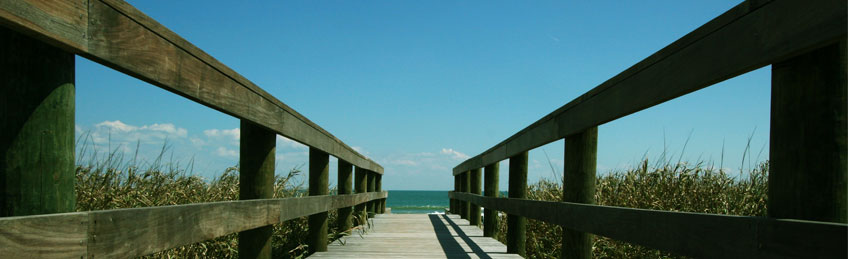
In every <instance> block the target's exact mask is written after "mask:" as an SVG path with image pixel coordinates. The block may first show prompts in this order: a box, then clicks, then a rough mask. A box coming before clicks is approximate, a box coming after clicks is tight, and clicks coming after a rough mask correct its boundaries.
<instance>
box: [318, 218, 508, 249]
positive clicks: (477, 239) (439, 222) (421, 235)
mask: <svg viewBox="0 0 848 259" xmlns="http://www.w3.org/2000/svg"><path fill="white" fill-rule="evenodd" d="M371 220H373V224H372V228H371V229H369V230H368V231H367V232H366V233H365V234H364V235H362V236H360V235H358V234H356V233H354V234H352V235H350V236H347V237H344V238H342V239H340V240H339V241H336V242H333V244H331V245H330V246H329V248H328V251H327V252H319V253H315V254H313V255H312V256H310V258H521V256H518V255H516V254H507V253H506V246H504V245H503V244H501V243H500V242H498V241H497V240H495V239H492V238H490V237H483V231H482V230H480V228H479V227H477V226H471V225H469V224H468V221H466V220H464V219H460V218H459V216H458V215H436V214H382V215H377V217H375V218H373V219H371Z"/></svg>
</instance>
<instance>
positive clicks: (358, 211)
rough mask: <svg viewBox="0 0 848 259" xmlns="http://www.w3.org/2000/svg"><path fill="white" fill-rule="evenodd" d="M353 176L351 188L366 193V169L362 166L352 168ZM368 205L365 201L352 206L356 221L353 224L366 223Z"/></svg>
mask: <svg viewBox="0 0 848 259" xmlns="http://www.w3.org/2000/svg"><path fill="white" fill-rule="evenodd" d="M353 172H354V178H353V189H354V191H356V193H358V194H360V193H368V175H367V174H368V170H365V169H364V168H359V167H356V168H355V169H354V171H353ZM367 207H368V205H367V204H365V203H362V204H358V205H356V207H354V208H353V211H354V214H355V216H354V218H355V220H356V222H355V223H354V224H355V225H357V226H359V225H364V224H366V222H365V221H366V219H367V218H368V211H367Z"/></svg>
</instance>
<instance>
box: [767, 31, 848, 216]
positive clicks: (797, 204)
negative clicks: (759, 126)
mask: <svg viewBox="0 0 848 259" xmlns="http://www.w3.org/2000/svg"><path fill="white" fill-rule="evenodd" d="M846 71H848V66H846V41H845V40H844V38H843V40H842V41H840V42H838V43H835V44H833V45H830V46H826V47H823V48H820V49H817V50H813V51H811V52H809V53H806V54H802V55H800V56H797V57H793V58H790V59H788V60H786V61H783V62H780V63H775V64H774V65H772V91H771V136H770V144H769V147H770V148H769V149H770V150H769V163H770V165H769V167H770V168H769V175H768V176H769V179H768V183H769V188H768V216H769V217H773V218H790V219H802V220H815V221H828V222H841V223H846V219H847V218H848V217H846V213H848V208H847V207H846V203H848V193H846V192H848V177H846V174H848V167H846V157H848V154H846V148H848V147H846V128H848V126H846V116H848V114H846V88H847V87H846Z"/></svg>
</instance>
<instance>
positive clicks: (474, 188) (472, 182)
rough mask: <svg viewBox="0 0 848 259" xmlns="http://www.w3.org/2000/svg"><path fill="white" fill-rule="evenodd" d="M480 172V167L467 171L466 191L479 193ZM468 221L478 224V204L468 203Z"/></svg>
mask: <svg viewBox="0 0 848 259" xmlns="http://www.w3.org/2000/svg"><path fill="white" fill-rule="evenodd" d="M480 174H482V172H481V169H480V168H477V169H474V170H471V171H468V186H469V188H468V192H470V193H473V194H481V190H480V184H481V183H480ZM468 211H469V212H468V221H469V222H470V223H471V225H474V226H479V225H480V205H477V204H470V206H469V209H468Z"/></svg>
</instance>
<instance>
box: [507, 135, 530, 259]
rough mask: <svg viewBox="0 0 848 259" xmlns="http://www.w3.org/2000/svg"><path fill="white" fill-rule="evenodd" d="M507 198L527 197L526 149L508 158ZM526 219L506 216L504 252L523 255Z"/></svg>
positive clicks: (510, 215) (511, 215)
mask: <svg viewBox="0 0 848 259" xmlns="http://www.w3.org/2000/svg"><path fill="white" fill-rule="evenodd" d="M508 195H509V198H516V199H524V198H526V197H527V151H524V152H521V153H519V154H516V155H515V156H512V157H510V158H509V194H508ZM526 225H527V219H526V218H524V217H522V216H518V215H513V214H507V218H506V226H507V230H506V252H507V253H510V254H519V255H521V256H524V255H525V249H524V247H525V240H526V239H527V236H526V235H525V231H526V229H527V226H526Z"/></svg>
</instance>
